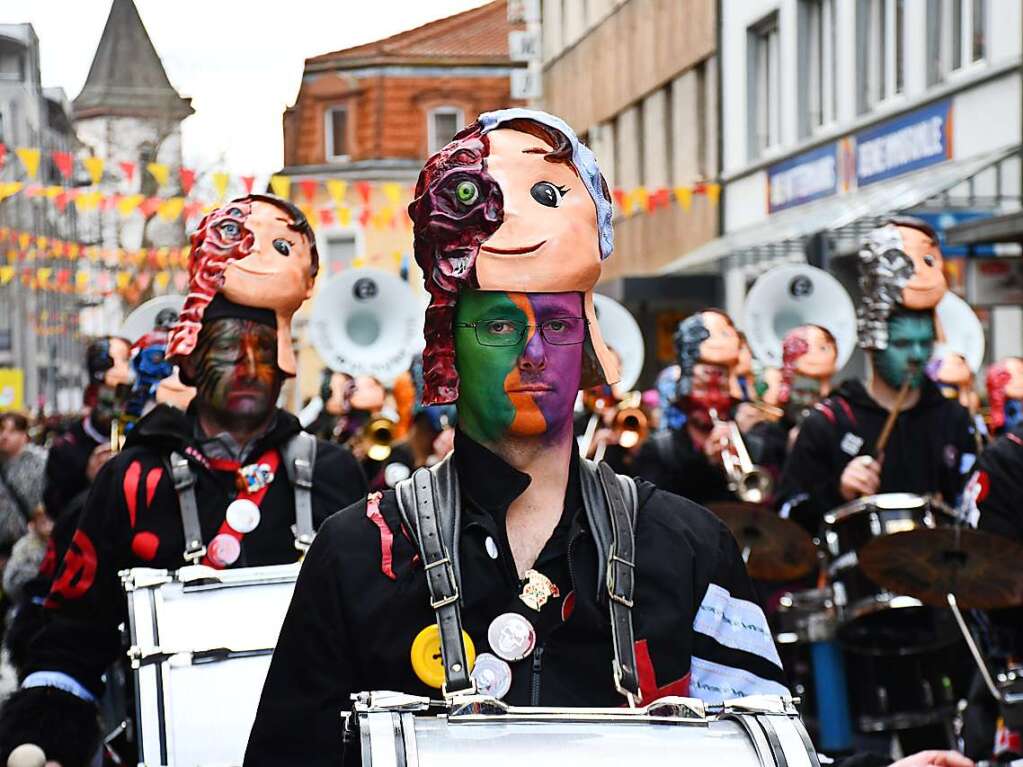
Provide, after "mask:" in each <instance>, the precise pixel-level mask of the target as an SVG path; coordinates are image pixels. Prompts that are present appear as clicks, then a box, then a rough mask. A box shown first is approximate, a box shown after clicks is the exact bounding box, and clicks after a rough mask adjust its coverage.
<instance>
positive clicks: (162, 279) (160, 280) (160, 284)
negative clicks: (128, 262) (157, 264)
mask: <svg viewBox="0 0 1023 767" xmlns="http://www.w3.org/2000/svg"><path fill="white" fill-rule="evenodd" d="M169 284H170V272H166V271H164V272H157V273H156V275H155V276H154V277H153V285H154V286H155V287H156V289H157V290H159V291H160V292H161V293H162V292H163V291H165V290H167V286H168V285H169Z"/></svg>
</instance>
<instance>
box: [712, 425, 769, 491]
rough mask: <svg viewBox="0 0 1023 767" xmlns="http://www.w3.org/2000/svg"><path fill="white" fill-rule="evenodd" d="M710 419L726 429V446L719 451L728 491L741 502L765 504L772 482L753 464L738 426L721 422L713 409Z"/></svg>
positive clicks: (764, 472)
mask: <svg viewBox="0 0 1023 767" xmlns="http://www.w3.org/2000/svg"><path fill="white" fill-rule="evenodd" d="M710 417H711V420H712V421H713V422H714V425H715V426H716V425H718V424H724V425H725V426H727V427H728V444H727V445H725V447H724V449H723V450H722V451H721V463H722V465H723V466H724V469H725V475H726V476H727V477H728V489H729V490H731V491H732V492H733V493H735V495H736V497H738V498H739V500H741V501H746V502H747V503H756V504H761V503H766V502H767V499H768V498H769V497H770V495H771V490H772V489H773V487H774V482H773V481H772V480H771V477H770V476H768V474H767V472H766V471H764V470H763V469H762V468H761V467H760V466H757V465H756V464H755V463H753V459H752V458H750V455H749V450H747V449H746V443H745V442H744V441H743V439H742V432H740V431H739V427H738V425H736V423H735V421H723V420H721V419H720V418H718V413H717V410H715V409H713V408H711V410H710Z"/></svg>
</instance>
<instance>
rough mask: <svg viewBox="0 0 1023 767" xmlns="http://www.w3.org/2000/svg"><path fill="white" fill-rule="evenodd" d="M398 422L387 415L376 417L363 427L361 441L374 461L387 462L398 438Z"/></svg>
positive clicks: (360, 435)
mask: <svg viewBox="0 0 1023 767" xmlns="http://www.w3.org/2000/svg"><path fill="white" fill-rule="evenodd" d="M397 427H398V423H397V421H395V420H393V419H391V418H388V417H387V416H385V415H379V414H378V415H375V416H373V418H371V419H370V420H369V422H368V423H367V424H366V425H365V426H363V427H362V431H361V432H360V433H359V441H360V442H361V443H362V444H363V445H364V446H365V447H366V455H367V456H369V458H370V460H373V461H386V460H387V458H388V457H389V456H390V455H391V447H392V445H393V444H394V440H395V438H396V430H397Z"/></svg>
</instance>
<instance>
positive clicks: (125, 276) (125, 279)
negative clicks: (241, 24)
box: [114, 270, 131, 290]
mask: <svg viewBox="0 0 1023 767" xmlns="http://www.w3.org/2000/svg"><path fill="white" fill-rule="evenodd" d="M129 282H131V272H127V271H123V270H122V271H120V272H118V273H117V274H116V275H115V276H114V284H115V285H117V289H118V290H124V289H125V288H126V287H128V283H129Z"/></svg>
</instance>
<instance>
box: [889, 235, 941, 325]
mask: <svg viewBox="0 0 1023 767" xmlns="http://www.w3.org/2000/svg"><path fill="white" fill-rule="evenodd" d="M898 230H899V234H900V235H901V236H902V249H903V251H904V252H905V253H906V255H907V256H909V258H910V260H911V261H912V262H913V275H912V276H911V277H910V278H909V280H908V281H907V282H906V285H905V287H903V289H902V305H903V306H905V307H906V308H907V309H933V308H934V307H936V306H937V305H938V303H939V302H940V301H941V299H942V297H943V296H944V295H945V292H946V291H947V290H948V283H947V281H946V280H945V273H944V271H943V268H942V267H943V265H944V262H943V260H942V257H941V249H940V248H939V247H938V243H936V242H935V241H934V240H932V239H931V238H930V237H929V236H928V235H927V234H925V233H924V232H921V231H920V230H919V229H912V228H910V227H908V226H900V227H898Z"/></svg>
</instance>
